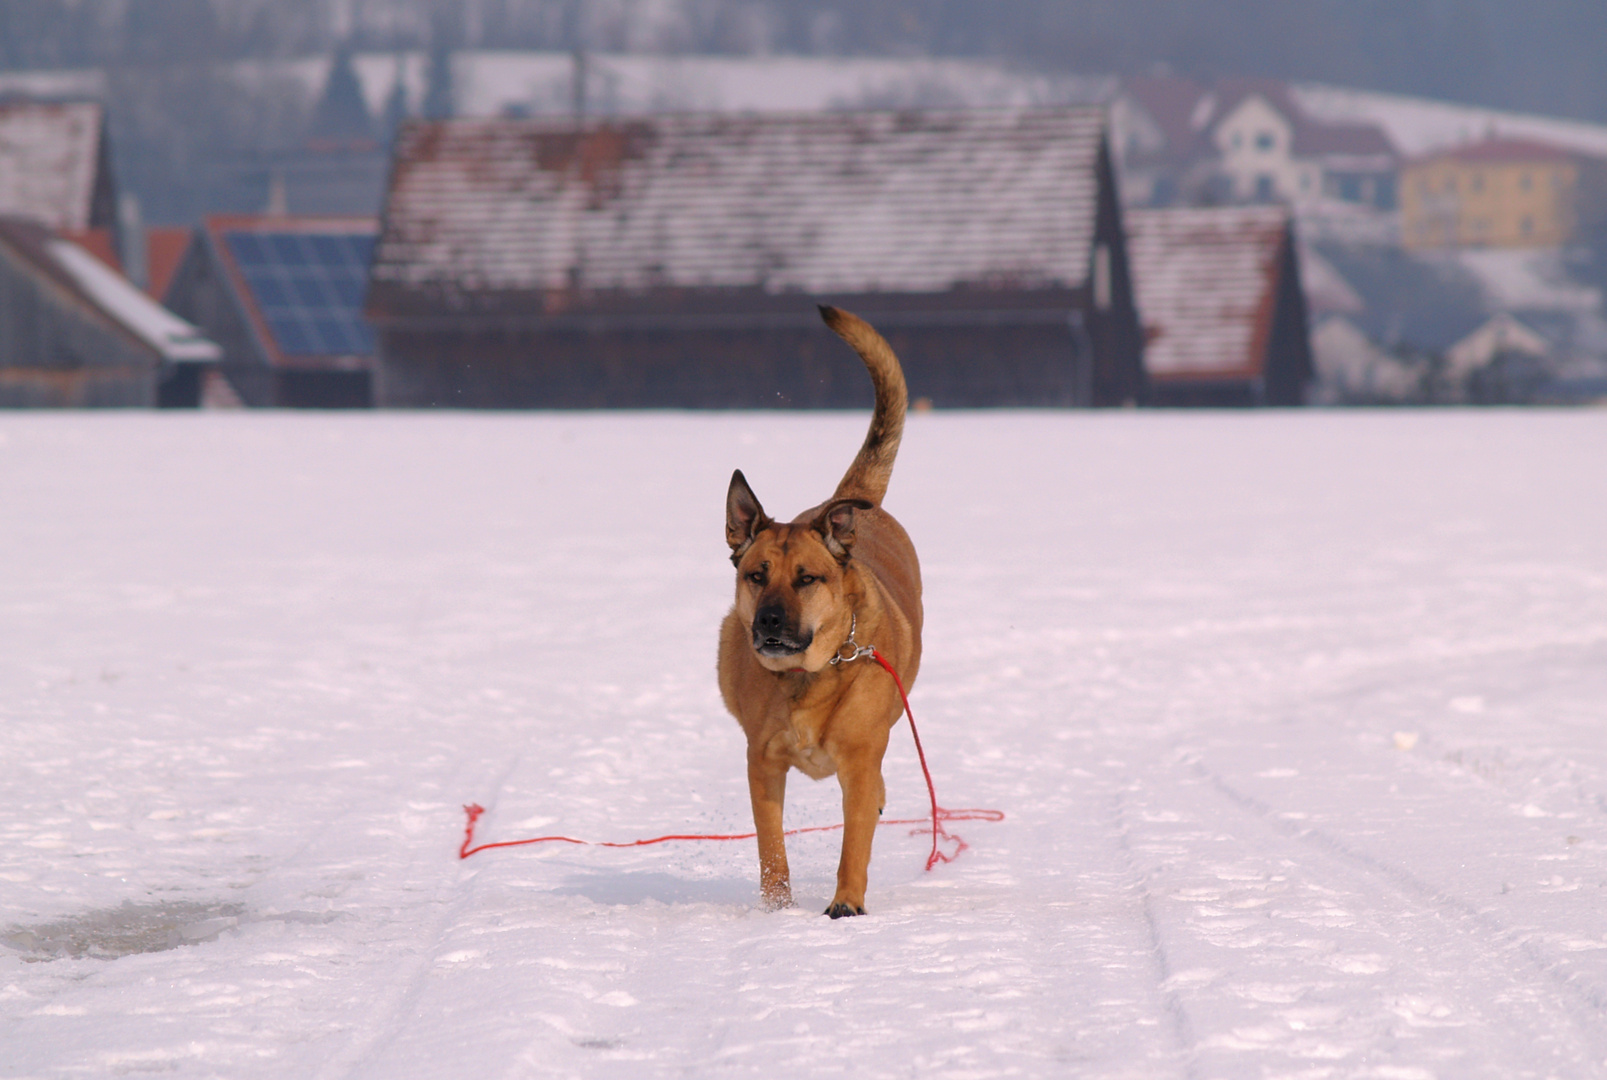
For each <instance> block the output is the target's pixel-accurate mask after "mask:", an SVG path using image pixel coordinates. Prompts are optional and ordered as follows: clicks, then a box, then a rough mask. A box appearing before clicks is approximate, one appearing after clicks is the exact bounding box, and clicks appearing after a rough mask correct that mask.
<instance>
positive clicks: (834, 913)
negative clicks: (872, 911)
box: [825, 901, 865, 919]
mask: <svg viewBox="0 0 1607 1080" xmlns="http://www.w3.org/2000/svg"><path fill="white" fill-rule="evenodd" d="M825 914H827V915H830V916H831V917H832V918H834V919H841V918H845V917H846V916H849V915H863V914H865V909H864V908H862V907H850V906H848V905H847V904H844V903H842V902H841V901H838V902H837V903H835V904H833V905H831V907H829V908H827V909H826V911H825Z"/></svg>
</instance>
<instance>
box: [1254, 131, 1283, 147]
mask: <svg viewBox="0 0 1607 1080" xmlns="http://www.w3.org/2000/svg"><path fill="white" fill-rule="evenodd" d="M1277 145H1278V140H1277V138H1276V137H1275V136H1274V135H1273V134H1272V132H1270V131H1261V132H1257V133H1256V137H1255V148H1256V149H1257V150H1271V149H1272V148H1273V147H1275V146H1277Z"/></svg>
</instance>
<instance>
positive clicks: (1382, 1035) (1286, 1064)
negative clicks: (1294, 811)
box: [1122, 763, 1603, 1080]
mask: <svg viewBox="0 0 1607 1080" xmlns="http://www.w3.org/2000/svg"><path fill="white" fill-rule="evenodd" d="M1158 768H1159V769H1160V770H1161V771H1159V772H1158V773H1156V774H1154V775H1151V776H1149V777H1135V778H1133V780H1132V783H1131V786H1130V788H1129V789H1128V792H1127V793H1125V794H1124V796H1123V807H1122V813H1123V815H1124V819H1125V822H1126V828H1127V829H1128V831H1129V843H1130V846H1131V850H1132V852H1133V857H1134V861H1135V866H1136V869H1137V871H1138V872H1139V873H1140V875H1141V876H1142V879H1143V881H1144V887H1145V889H1146V895H1147V897H1149V899H1150V917H1151V919H1152V923H1153V925H1154V927H1155V937H1156V942H1157V953H1158V956H1159V963H1161V964H1163V965H1164V970H1165V972H1166V977H1165V989H1166V991H1167V992H1168V993H1169V994H1170V995H1171V996H1172V997H1173V999H1174V1000H1175V1001H1176V1002H1177V1006H1176V1007H1177V1009H1178V1011H1179V1013H1180V1015H1181V1016H1182V1017H1183V1018H1184V1023H1183V1024H1180V1026H1179V1028H1178V1030H1179V1033H1180V1035H1182V1036H1183V1037H1186V1038H1188V1039H1189V1040H1190V1044H1189V1046H1188V1048H1187V1050H1186V1054H1187V1056H1188V1060H1189V1070H1190V1074H1191V1075H1209V1076H1215V1075H1220V1074H1228V1075H1234V1074H1236V1073H1238V1072H1242V1071H1243V1069H1245V1068H1246V1067H1249V1066H1250V1065H1251V1063H1252V1062H1254V1063H1256V1065H1257V1066H1259V1067H1266V1068H1272V1069H1274V1071H1277V1068H1278V1067H1280V1066H1281V1067H1282V1068H1286V1069H1290V1070H1296V1071H1299V1072H1301V1073H1302V1074H1303V1075H1311V1076H1341V1075H1342V1076H1384V1075H1392V1076H1411V1077H1418V1078H1422V1080H1427V1078H1430V1077H1434V1076H1439V1075H1454V1076H1458V1077H1463V1076H1477V1077H1482V1076H1489V1077H1501V1078H1503V1080H1505V1078H1507V1077H1523V1076H1543V1075H1551V1074H1552V1073H1553V1071H1558V1070H1560V1071H1561V1072H1563V1073H1569V1072H1576V1071H1578V1070H1579V1069H1581V1068H1587V1069H1593V1068H1595V1067H1597V1066H1598V1065H1600V1064H1601V1063H1602V1060H1603V1054H1602V1048H1601V1045H1600V1044H1601V1036H1600V1035H1599V1034H1598V1033H1596V1031H1594V1030H1593V1028H1592V1025H1591V1024H1590V1022H1589V1017H1588V1016H1587V1015H1584V1014H1585V1013H1586V1012H1588V1005H1587V1007H1586V1008H1585V1009H1581V1007H1580V1005H1581V1002H1580V1001H1579V1000H1578V999H1577V998H1576V997H1575V995H1573V994H1569V995H1568V999H1567V1000H1566V1001H1559V1000H1558V994H1557V992H1556V990H1557V983H1556V982H1555V980H1554V979H1553V978H1552V977H1551V976H1550V975H1548V974H1547V973H1545V972H1543V971H1542V970H1541V969H1540V968H1539V967H1538V966H1536V965H1535V964H1534V963H1533V962H1532V961H1530V960H1529V959H1528V958H1527V957H1526V956H1525V957H1523V959H1524V962H1523V963H1522V964H1521V965H1520V970H1518V971H1516V972H1514V971H1513V970H1512V965H1511V963H1510V960H1511V953H1512V952H1513V951H1515V950H1513V949H1510V948H1507V949H1496V950H1492V949H1490V948H1489V947H1488V946H1489V942H1488V941H1487V940H1484V939H1483V938H1481V936H1480V933H1481V929H1482V928H1480V927H1478V926H1477V925H1475V924H1474V923H1473V922H1472V921H1471V920H1470V919H1468V918H1466V917H1464V916H1463V915H1462V914H1461V913H1460V912H1458V911H1457V910H1455V909H1454V908H1447V907H1446V906H1445V905H1444V904H1443V903H1441V902H1438V901H1437V900H1436V899H1434V893H1433V890H1420V889H1403V888H1402V886H1401V885H1400V883H1399V882H1398V881H1395V880H1390V879H1388V878H1386V877H1384V876H1383V875H1382V873H1381V872H1380V871H1379V870H1378V869H1377V868H1376V867H1374V866H1369V865H1366V864H1362V863H1358V862H1356V861H1354V860H1352V859H1350V858H1347V857H1346V855H1345V854H1344V853H1342V852H1340V851H1339V850H1327V849H1325V848H1324V847H1322V846H1317V845H1313V844H1312V843H1311V842H1309V841H1307V840H1306V839H1304V838H1302V837H1300V836H1298V835H1296V834H1295V833H1293V832H1291V831H1290V829H1288V828H1286V827H1284V826H1283V823H1281V822H1279V821H1277V819H1276V818H1275V817H1273V816H1272V812H1271V811H1270V809H1266V810H1265V812H1256V811H1255V810H1253V809H1251V808H1250V807H1249V806H1247V805H1245V803H1243V802H1242V801H1239V800H1236V799H1234V798H1232V797H1231V796H1230V795H1229V794H1228V793H1227V792H1226V791H1224V790H1223V789H1222V788H1221V787H1219V786H1218V784H1217V783H1216V782H1215V779H1216V778H1215V777H1214V776H1213V774H1211V772H1210V770H1208V769H1204V768H1200V767H1195V766H1194V765H1192V764H1190V763H1184V766H1183V767H1182V768H1177V767H1172V768H1168V767H1167V766H1165V765H1159V766H1158ZM1228 808H1231V809H1232V811H1233V813H1232V815H1231V819H1229V820H1224V817H1223V810H1224V809H1228ZM1244 823H1249V824H1251V825H1252V826H1253V831H1251V832H1249V833H1246V831H1245V829H1244V827H1243V826H1244ZM1482 933H1483V934H1484V936H1485V937H1487V936H1488V930H1487V929H1484V930H1482ZM1519 955H1520V956H1521V955H1522V953H1521V951H1519ZM1596 1026H1597V1027H1599V1026H1600V1025H1599V1024H1598V1025H1596ZM1380 1069H1389V1070H1393V1071H1392V1072H1388V1073H1385V1072H1379V1071H1378V1070H1380ZM1442 1070H1445V1071H1443V1072H1442Z"/></svg>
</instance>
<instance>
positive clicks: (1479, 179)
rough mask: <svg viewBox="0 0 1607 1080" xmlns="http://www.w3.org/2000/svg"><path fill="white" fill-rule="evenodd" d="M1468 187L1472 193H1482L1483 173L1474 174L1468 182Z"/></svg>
mask: <svg viewBox="0 0 1607 1080" xmlns="http://www.w3.org/2000/svg"><path fill="white" fill-rule="evenodd" d="M1468 186H1469V187H1471V188H1472V189H1473V190H1474V191H1483V190H1484V174H1483V173H1474V174H1473V178H1472V179H1471V180H1469V181H1468Z"/></svg>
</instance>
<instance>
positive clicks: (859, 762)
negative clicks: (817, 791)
mask: <svg viewBox="0 0 1607 1080" xmlns="http://www.w3.org/2000/svg"><path fill="white" fill-rule="evenodd" d="M882 745H883V748H885V747H886V743H885V741H884V742H883V744H882ZM837 780H838V783H840V784H842V788H843V853H842V858H841V859H840V860H839V861H838V863H837V893H836V895H835V896H833V897H832V898H831V906H830V907H828V908H827V909H826V914H827V915H830V916H831V917H832V918H834V919H840V918H842V917H843V916H844V915H863V914H865V888H866V885H867V883H868V881H869V878H870V846H871V841H872V840H873V839H875V837H876V823H877V819H879V818H880V817H881V813H882V805H883V804H884V803H886V801H887V788H886V786H885V785H883V783H882V760H881V754H880V753H876V752H874V751H873V750H871V749H870V748H867V749H865V750H863V751H861V752H860V753H857V754H855V755H853V757H852V758H850V759H849V760H848V761H846V762H843V763H842V764H840V765H839V766H838V768H837Z"/></svg>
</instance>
